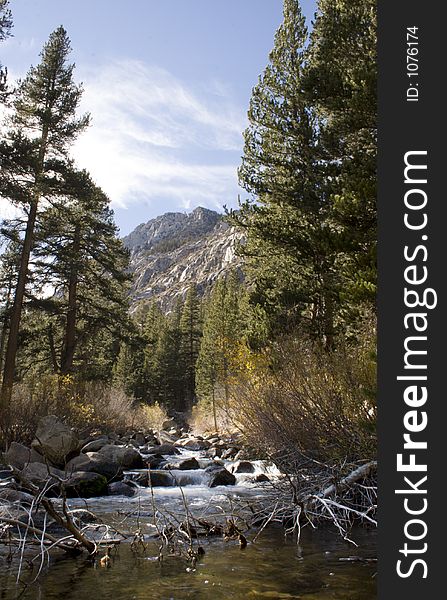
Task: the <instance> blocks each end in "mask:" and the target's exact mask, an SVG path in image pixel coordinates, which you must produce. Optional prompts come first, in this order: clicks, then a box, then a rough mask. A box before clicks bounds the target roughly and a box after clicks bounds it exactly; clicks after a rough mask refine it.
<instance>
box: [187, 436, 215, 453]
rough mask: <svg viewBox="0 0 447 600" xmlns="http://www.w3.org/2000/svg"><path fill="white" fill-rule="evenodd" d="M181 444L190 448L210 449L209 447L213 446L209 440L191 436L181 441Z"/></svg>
mask: <svg viewBox="0 0 447 600" xmlns="http://www.w3.org/2000/svg"><path fill="white" fill-rule="evenodd" d="M181 446H183V448H188V449H189V450H208V448H210V447H211V444H210V442H208V441H207V440H203V439H199V438H190V439H188V440H186V441H185V442H181Z"/></svg>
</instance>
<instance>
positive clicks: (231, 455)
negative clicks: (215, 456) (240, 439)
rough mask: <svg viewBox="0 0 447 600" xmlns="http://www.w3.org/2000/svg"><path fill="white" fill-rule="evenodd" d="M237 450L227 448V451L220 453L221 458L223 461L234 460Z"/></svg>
mask: <svg viewBox="0 0 447 600" xmlns="http://www.w3.org/2000/svg"><path fill="white" fill-rule="evenodd" d="M238 451H239V450H238V448H234V447H231V448H228V449H227V450H224V452H222V458H223V459H224V460H229V459H231V458H234V457H235V456H236V454H237V453H238Z"/></svg>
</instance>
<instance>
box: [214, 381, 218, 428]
mask: <svg viewBox="0 0 447 600" xmlns="http://www.w3.org/2000/svg"><path fill="white" fill-rule="evenodd" d="M213 417H214V429H215V430H216V433H218V432H219V430H218V428H217V413H216V394H215V391H214V384H213Z"/></svg>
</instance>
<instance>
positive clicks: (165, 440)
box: [158, 430, 179, 444]
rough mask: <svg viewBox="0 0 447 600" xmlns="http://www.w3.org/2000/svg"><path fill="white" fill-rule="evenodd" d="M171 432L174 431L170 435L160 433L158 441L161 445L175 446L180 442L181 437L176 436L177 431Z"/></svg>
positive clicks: (165, 432)
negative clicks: (175, 443)
mask: <svg viewBox="0 0 447 600" xmlns="http://www.w3.org/2000/svg"><path fill="white" fill-rule="evenodd" d="M171 431H173V433H171V432H169V433H168V432H167V431H160V433H159V434H158V440H159V442H160V444H174V442H176V441H177V440H178V438H179V436H178V435H177V434H176V432H175V430H171Z"/></svg>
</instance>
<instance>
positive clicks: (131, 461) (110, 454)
mask: <svg viewBox="0 0 447 600" xmlns="http://www.w3.org/2000/svg"><path fill="white" fill-rule="evenodd" d="M98 454H100V455H101V456H104V457H105V458H106V459H107V460H109V461H111V462H114V463H117V464H119V465H120V466H121V467H123V469H142V468H143V467H144V463H143V459H142V458H141V454H140V453H139V452H138V450H136V449H135V448H133V447H129V446H112V445H110V444H109V445H107V446H103V447H102V448H101V450H99V452H98Z"/></svg>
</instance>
